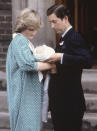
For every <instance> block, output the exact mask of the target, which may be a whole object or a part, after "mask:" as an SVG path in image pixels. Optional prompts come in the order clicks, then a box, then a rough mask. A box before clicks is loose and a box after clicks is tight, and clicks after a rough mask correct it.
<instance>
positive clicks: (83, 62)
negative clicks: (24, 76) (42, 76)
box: [49, 28, 92, 117]
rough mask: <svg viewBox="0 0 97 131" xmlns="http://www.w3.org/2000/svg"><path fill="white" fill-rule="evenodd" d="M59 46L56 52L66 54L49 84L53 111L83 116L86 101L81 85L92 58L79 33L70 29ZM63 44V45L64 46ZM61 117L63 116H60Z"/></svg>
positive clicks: (50, 103)
mask: <svg viewBox="0 0 97 131" xmlns="http://www.w3.org/2000/svg"><path fill="white" fill-rule="evenodd" d="M59 43H61V44H57V46H56V52H61V53H64V55H63V61H62V64H60V63H56V65H57V74H54V75H52V74H51V79H50V84H49V105H50V109H51V110H52V111H55V112H56V113H59V114H60V113H62V115H63V116H64V115H65V117H66V115H67V117H68V114H69V115H70V116H71V117H75V114H76V116H78V117H79V115H80V116H82V114H83V112H84V111H85V109H86V107H85V99H84V95H83V90H82V85H81V75H82V69H83V68H90V67H91V65H92V60H91V56H90V54H89V52H88V50H87V48H86V45H85V42H84V40H83V38H82V37H81V35H80V34H79V33H78V32H75V31H74V29H73V28H72V29H70V30H69V31H68V32H67V34H66V35H65V37H64V38H63V39H62V40H61V41H60V42H59ZM62 43H63V44H62ZM60 115H61V114H60Z"/></svg>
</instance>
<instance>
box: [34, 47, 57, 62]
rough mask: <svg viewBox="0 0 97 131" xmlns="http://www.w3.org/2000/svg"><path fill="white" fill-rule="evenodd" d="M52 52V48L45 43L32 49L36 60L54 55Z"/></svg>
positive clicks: (43, 59) (42, 59)
mask: <svg viewBox="0 0 97 131" xmlns="http://www.w3.org/2000/svg"><path fill="white" fill-rule="evenodd" d="M54 53H55V51H54V49H53V48H51V47H49V46H46V45H42V46H38V47H36V48H35V49H34V51H33V54H34V56H35V58H36V59H37V61H45V60H47V59H49V58H50V57H51V56H52V55H54Z"/></svg>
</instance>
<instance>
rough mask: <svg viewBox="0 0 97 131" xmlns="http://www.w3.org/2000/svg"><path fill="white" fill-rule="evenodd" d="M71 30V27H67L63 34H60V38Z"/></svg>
mask: <svg viewBox="0 0 97 131" xmlns="http://www.w3.org/2000/svg"><path fill="white" fill-rule="evenodd" d="M71 28H72V26H69V27H68V28H67V29H66V30H65V31H64V33H63V34H62V38H63V37H64V36H65V35H66V33H67V32H68V31H69V30H70V29H71Z"/></svg>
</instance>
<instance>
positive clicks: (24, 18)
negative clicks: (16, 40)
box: [15, 8, 42, 33]
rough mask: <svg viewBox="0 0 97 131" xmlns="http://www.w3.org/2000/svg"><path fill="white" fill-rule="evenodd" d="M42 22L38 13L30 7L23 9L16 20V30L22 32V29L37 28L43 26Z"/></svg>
mask: <svg viewBox="0 0 97 131" xmlns="http://www.w3.org/2000/svg"><path fill="white" fill-rule="evenodd" d="M41 25H42V22H41V18H40V16H39V15H38V13H37V12H36V11H35V10H33V9H30V8H25V9H23V10H22V11H21V12H20V13H19V15H18V17H17V20H16V25H15V32H17V33H21V32H22V31H24V30H26V29H29V30H32V31H34V30H37V29H39V28H40V27H41Z"/></svg>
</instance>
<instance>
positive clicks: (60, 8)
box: [47, 4, 71, 21]
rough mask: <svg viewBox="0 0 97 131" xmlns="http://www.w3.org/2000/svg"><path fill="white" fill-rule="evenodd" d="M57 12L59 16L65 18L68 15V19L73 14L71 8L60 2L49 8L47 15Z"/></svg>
mask: <svg viewBox="0 0 97 131" xmlns="http://www.w3.org/2000/svg"><path fill="white" fill-rule="evenodd" d="M51 14H55V15H56V16H57V17H58V18H60V19H63V18H64V17H65V16H68V19H69V21H70V19H71V14H70V10H69V8H67V7H65V6H64V5H62V4H60V5H58V4H54V5H53V6H51V7H50V8H48V10H47V16H49V15H51Z"/></svg>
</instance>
